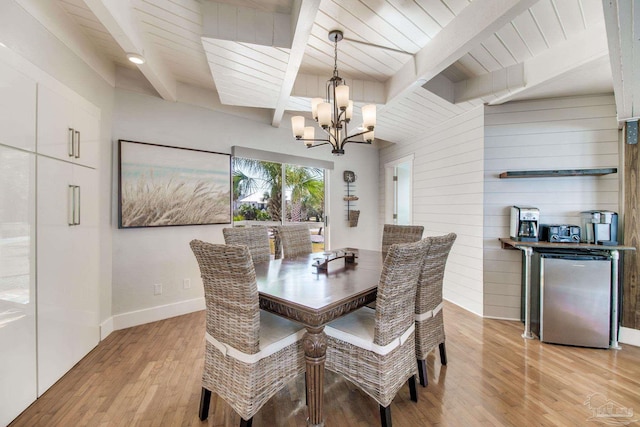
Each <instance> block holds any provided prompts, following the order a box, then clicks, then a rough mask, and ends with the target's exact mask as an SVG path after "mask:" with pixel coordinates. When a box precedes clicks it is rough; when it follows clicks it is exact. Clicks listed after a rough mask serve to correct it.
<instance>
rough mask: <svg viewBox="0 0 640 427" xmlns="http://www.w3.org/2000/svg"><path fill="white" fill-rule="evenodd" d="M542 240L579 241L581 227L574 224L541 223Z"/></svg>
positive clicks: (552, 241) (556, 241)
mask: <svg viewBox="0 0 640 427" xmlns="http://www.w3.org/2000/svg"><path fill="white" fill-rule="evenodd" d="M540 240H541V241H543V242H551V243H579V242H580V227H578V226H577V225H572V224H541V225H540Z"/></svg>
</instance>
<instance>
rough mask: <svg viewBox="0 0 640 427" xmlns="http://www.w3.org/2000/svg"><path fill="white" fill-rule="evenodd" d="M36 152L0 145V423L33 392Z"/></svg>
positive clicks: (15, 413)
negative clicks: (31, 152)
mask: <svg viewBox="0 0 640 427" xmlns="http://www.w3.org/2000/svg"><path fill="white" fill-rule="evenodd" d="M34 125H35V123H34ZM35 157H36V156H35V154H30V153H28V152H24V151H21V150H16V149H14V148H11V147H6V146H2V145H0V425H7V424H9V422H11V420H12V419H13V418H15V417H16V416H18V415H19V414H20V412H22V411H23V410H24V409H25V408H26V407H27V406H29V405H30V404H31V402H33V401H34V400H35V399H36V393H37V390H36V294H35V284H36V282H35V277H36V276H35V176H36V173H35V171H36V169H35V164H36V161H35Z"/></svg>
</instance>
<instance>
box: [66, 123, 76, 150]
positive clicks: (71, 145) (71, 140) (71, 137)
mask: <svg viewBox="0 0 640 427" xmlns="http://www.w3.org/2000/svg"><path fill="white" fill-rule="evenodd" d="M74 135H75V131H74V130H73V128H69V134H68V135H67V139H68V140H69V141H68V142H69V157H73V156H74V152H75V145H74V139H75V137H74Z"/></svg>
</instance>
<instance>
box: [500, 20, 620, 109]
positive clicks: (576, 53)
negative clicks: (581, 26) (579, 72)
mask: <svg viewBox="0 0 640 427" xmlns="http://www.w3.org/2000/svg"><path fill="white" fill-rule="evenodd" d="M585 46H588V48H587V49H585ZM607 55H608V48H607V38H606V32H605V31H604V28H602V26H601V25H598V26H595V27H591V28H589V29H587V30H585V31H583V32H581V33H580V34H579V35H576V36H575V37H572V38H571V39H569V40H566V41H564V42H562V43H560V44H558V45H557V46H555V47H554V48H552V49H548V50H546V51H544V52H543V53H541V54H540V55H537V56H535V57H533V58H531V59H529V60H527V61H525V62H524V63H523V64H524V81H525V85H523V86H520V87H518V88H516V89H514V90H510V91H509V93H507V94H504V95H503V96H498V98H496V99H494V100H492V101H491V102H489V105H498V104H502V103H505V102H507V101H511V100H512V99H513V98H514V97H516V96H518V95H520V96H521V95H522V94H523V93H525V92H526V91H528V90H531V89H533V88H535V87H537V86H540V85H542V84H544V83H546V82H549V81H551V80H553V79H557V78H559V77H562V76H564V75H566V74H568V73H571V72H572V71H574V70H576V69H578V68H579V67H582V66H584V65H587V64H589V63H592V62H594V61H598V60H600V59H602V58H603V57H606V56H607Z"/></svg>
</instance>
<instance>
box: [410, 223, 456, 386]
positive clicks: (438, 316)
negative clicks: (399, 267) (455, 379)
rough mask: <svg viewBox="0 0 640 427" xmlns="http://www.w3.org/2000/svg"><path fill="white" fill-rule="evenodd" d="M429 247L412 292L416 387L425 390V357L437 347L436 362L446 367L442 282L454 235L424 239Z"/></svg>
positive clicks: (426, 380) (426, 379)
mask: <svg viewBox="0 0 640 427" xmlns="http://www.w3.org/2000/svg"><path fill="white" fill-rule="evenodd" d="M425 240H429V241H430V242H431V245H430V247H429V252H428V253H427V255H426V256H425V258H424V264H423V266H422V271H421V273H420V279H419V280H418V289H417V292H416V311H415V314H416V359H417V361H418V374H419V377H420V384H421V385H422V386H423V387H426V386H427V384H428V382H429V380H428V378H427V364H426V359H427V355H428V354H429V353H430V352H431V350H433V349H434V348H436V346H439V347H440V363H442V364H443V365H446V364H447V351H446V348H445V345H444V341H445V336H444V317H443V315H442V305H443V303H442V282H443V279H444V269H445V266H446V263H447V258H448V257H449V252H450V251H451V247H452V246H453V242H455V240H456V234H455V233H449V234H447V235H444V236H433V237H427V238H426V239H425Z"/></svg>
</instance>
